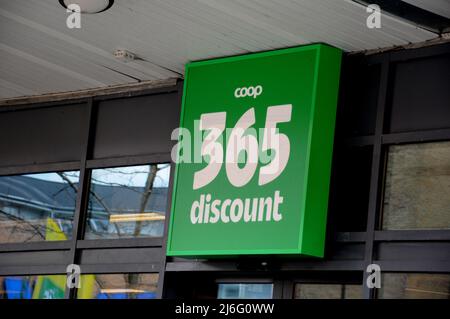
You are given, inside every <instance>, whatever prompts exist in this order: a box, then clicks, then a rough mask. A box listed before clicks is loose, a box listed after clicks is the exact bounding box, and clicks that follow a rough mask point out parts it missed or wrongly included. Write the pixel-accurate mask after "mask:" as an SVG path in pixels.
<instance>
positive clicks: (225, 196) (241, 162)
mask: <svg viewBox="0 0 450 319" xmlns="http://www.w3.org/2000/svg"><path fill="white" fill-rule="evenodd" d="M340 62H341V51H340V50H338V49H336V48H333V47H330V46H327V45H323V44H315V45H309V46H302V47H296V48H289V49H282V50H276V51H271V52H263V53H255V54H248V55H243V56H236V57H229V58H220V59H214V60H209V61H200V62H193V63H189V64H187V66H186V80H185V83H184V95H183V103H182V114H181V127H182V128H185V129H186V130H188V131H189V133H190V134H191V136H189V134H187V135H183V134H181V135H180V139H179V142H178V146H179V149H178V152H179V153H178V154H179V160H178V161H177V164H176V170H175V179H174V191H173V197H172V214H171V219H170V226H169V237H168V246H167V255H169V256H186V257H213V256H232V255H250V254H251V255H267V254H271V255H286V254H290V255H306V256H316V257H323V253H324V242H325V230H326V219H327V208H328V192H329V182H330V174H331V159H332V150H333V139H334V125H335V117H336V104H337V95H338V86H339V72H340ZM182 132H183V131H182ZM194 136H201V137H202V138H200V142H199V143H194V142H195V138H194ZM189 141H190V142H191V143H189ZM191 144H192V145H191ZM196 159H197V160H196ZM198 159H200V160H198Z"/></svg>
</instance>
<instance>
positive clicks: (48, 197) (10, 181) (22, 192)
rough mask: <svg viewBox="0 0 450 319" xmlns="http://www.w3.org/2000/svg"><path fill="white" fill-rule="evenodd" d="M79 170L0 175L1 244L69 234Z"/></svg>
mask: <svg viewBox="0 0 450 319" xmlns="http://www.w3.org/2000/svg"><path fill="white" fill-rule="evenodd" d="M78 180H79V173H78V172H60V173H45V174H32V175H18V176H2V177H0V243H23V242H35V241H55V240H67V239H70V238H71V237H72V222H73V215H74V212H75V204H76V197H77V188H78Z"/></svg>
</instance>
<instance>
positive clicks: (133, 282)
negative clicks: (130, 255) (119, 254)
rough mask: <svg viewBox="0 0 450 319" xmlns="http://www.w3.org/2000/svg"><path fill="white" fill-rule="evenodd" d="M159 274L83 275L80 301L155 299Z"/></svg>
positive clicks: (79, 293) (78, 295) (78, 296)
mask: <svg viewBox="0 0 450 319" xmlns="http://www.w3.org/2000/svg"><path fill="white" fill-rule="evenodd" d="M158 278H159V276H158V274H114V275H81V279H80V280H81V288H80V289H78V290H77V298H78V299H155V298H156V294H157V288H158Z"/></svg>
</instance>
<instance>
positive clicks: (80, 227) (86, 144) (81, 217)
mask: <svg viewBox="0 0 450 319" xmlns="http://www.w3.org/2000/svg"><path fill="white" fill-rule="evenodd" d="M92 117H93V99H92V98H89V99H88V100H87V105H86V122H85V123H84V127H83V130H82V131H83V133H84V137H83V145H82V146H81V164H80V178H79V183H78V192H77V200H76V206H75V214H74V218H73V231H72V241H71V247H70V255H71V256H70V260H71V261H72V263H73V264H79V256H78V253H77V241H78V240H79V239H82V236H83V233H84V227H85V221H86V216H85V215H86V204H87V202H88V198H89V179H90V178H89V175H90V174H89V172H88V170H87V169H86V162H87V159H88V157H89V156H90V148H91V146H92V143H90V141H91V139H92V138H93V137H92V136H91V135H92V126H93V122H94V121H93V119H92ZM75 296H76V288H71V289H67V288H66V295H65V298H66V299H71V298H74V297H75Z"/></svg>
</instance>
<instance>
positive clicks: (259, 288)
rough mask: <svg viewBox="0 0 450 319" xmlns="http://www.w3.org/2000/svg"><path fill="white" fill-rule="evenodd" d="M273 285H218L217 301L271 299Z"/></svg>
mask: <svg viewBox="0 0 450 319" xmlns="http://www.w3.org/2000/svg"><path fill="white" fill-rule="evenodd" d="M272 291H273V284H219V291H218V293H217V299H272Z"/></svg>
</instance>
